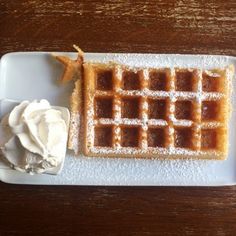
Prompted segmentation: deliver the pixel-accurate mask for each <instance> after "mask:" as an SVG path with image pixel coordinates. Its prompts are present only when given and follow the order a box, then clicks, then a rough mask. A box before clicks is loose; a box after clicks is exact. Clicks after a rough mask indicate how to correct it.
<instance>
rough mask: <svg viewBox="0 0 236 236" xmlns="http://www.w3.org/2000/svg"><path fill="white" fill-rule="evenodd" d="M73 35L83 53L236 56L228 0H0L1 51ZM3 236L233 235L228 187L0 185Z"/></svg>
mask: <svg viewBox="0 0 236 236" xmlns="http://www.w3.org/2000/svg"><path fill="white" fill-rule="evenodd" d="M74 43H76V44H78V45H80V46H81V47H82V48H83V49H84V50H85V51H90V52H151V53H205V54H228V55H234V56H236V1H235V0H227V1H226V0H225V1H223V0H215V1H213V0H208V1H205V0H202V1H195V0H189V1H184V0H182V1H181V0H179V1H174V0H169V1H167V0H166V1H164V0H158V1H155V0H150V1H112V0H110V1H98V0H90V1H88V0H87V1H86V0H83V1H75V0H74V1H73V0H67V1H53V0H37V1H36V0H26V1H21V0H0V55H3V54H5V53H7V52H12V51H31V50H38V51H71V50H72V47H71V46H72V44H74ZM219 174H220V173H219ZM5 235H82V236H84V235H214V236H223V235H236V187H220V188H196V187H195V188H193V187H191V188H171V187H72V186H63V187H62V186H23V185H22V186H20V185H18V186H17V185H7V184H4V183H0V236H5Z"/></svg>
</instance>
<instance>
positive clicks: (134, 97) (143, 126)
mask: <svg viewBox="0 0 236 236" xmlns="http://www.w3.org/2000/svg"><path fill="white" fill-rule="evenodd" d="M233 71H234V68H233V66H232V65H230V66H228V67H226V68H223V69H213V70H201V69H196V68H193V69H189V68H188V69H187V68H175V69H170V68H130V67H127V66H124V65H119V64H115V63H108V64H99V63H92V62H91V63H84V64H83V77H82V78H83V88H84V90H83V91H84V94H83V98H84V104H83V106H84V131H83V133H84V137H83V139H84V140H83V151H84V154H85V155H88V156H102V157H133V158H134V157H140V158H161V159H162V158H165V159H166V158H168V159H174V158H190V157H191V158H193V159H225V158H226V157H227V150H228V120H229V113H230V112H229V111H230V99H229V97H230V89H229V88H230V86H229V81H230V80H231V78H232V76H233ZM77 83H78V82H77ZM78 89H79V90H81V82H79V86H77V87H76V88H75V91H74V92H73V95H72V99H71V100H72V104H75V103H76V101H77V100H78V94H80V92H78V91H76V90H78ZM80 96H81V94H80ZM80 109H81V108H78V106H74V107H73V109H72V114H73V113H74V114H75V113H77V114H78V113H80V112H81V111H80ZM75 133H76V130H75V129H74V130H73V128H72V129H71V134H75Z"/></svg>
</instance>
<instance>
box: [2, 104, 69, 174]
mask: <svg viewBox="0 0 236 236" xmlns="http://www.w3.org/2000/svg"><path fill="white" fill-rule="evenodd" d="M69 120H70V113H69V110H68V109H67V108H64V107H52V106H51V105H50V104H49V102H48V101H47V100H40V101H39V102H38V101H36V100H35V101H33V102H29V101H23V102H22V103H20V104H19V105H18V106H16V107H15V108H14V109H13V110H12V111H11V112H10V114H8V115H7V116H6V117H5V118H4V119H3V120H2V122H1V123H2V127H4V128H3V133H4V136H5V137H4V139H5V141H4V144H3V145H2V147H1V149H2V152H3V154H4V156H5V158H6V160H7V161H8V162H9V163H10V164H11V165H12V167H13V168H15V169H17V170H20V171H23V172H28V173H32V174H33V173H43V172H49V173H50V171H51V173H53V174H55V173H57V172H58V171H59V170H60V169H61V167H62V165H63V163H64V158H65V155H66V147H67V138H68V129H69ZM53 170H54V171H53Z"/></svg>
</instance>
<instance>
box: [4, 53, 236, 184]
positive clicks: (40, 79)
mask: <svg viewBox="0 0 236 236" xmlns="http://www.w3.org/2000/svg"><path fill="white" fill-rule="evenodd" d="M56 54H58V55H66V56H69V57H71V58H76V53H65V52H57V53H56ZM91 60H92V61H96V62H109V61H115V62H118V63H122V64H126V65H130V66H141V67H197V68H202V69H210V68H215V67H224V66H226V65H229V64H234V65H235V66H236V58H235V57H230V56H217V55H178V54H122V53H86V54H85V61H91ZM62 72H63V66H62V65H61V64H59V63H58V62H57V61H56V60H55V59H54V58H53V57H52V56H51V53H50V52H16V53H9V54H6V55H4V56H3V57H2V58H1V61H0V118H1V117H2V116H3V115H4V114H3V113H5V111H6V109H5V108H3V105H2V104H3V102H2V103H1V100H2V101H3V100H5V99H10V100H14V101H17V102H20V101H23V100H30V101H31V100H34V99H42V98H45V99H48V100H49V101H50V103H51V104H52V105H55V106H58V105H59V106H67V107H69V96H70V93H71V92H72V89H73V83H70V84H67V85H64V86H61V85H59V83H58V79H59V78H60V76H61V74H62ZM232 86H233V93H232V98H231V101H232V114H231V118H230V129H229V144H230V145H229V154H228V158H227V160H226V161H213V160H207V161H206V160H150V159H136V158H95V157H85V156H74V154H73V153H72V152H70V151H68V152H67V156H66V159H65V164H64V168H63V170H62V172H61V173H60V174H59V175H49V174H41V175H29V174H25V173H21V172H18V171H16V170H12V169H10V168H9V167H7V166H5V165H4V164H3V163H1V162H0V180H1V181H3V182H6V183H14V184H43V185H116V186H118V185H123V186H223V185H235V184H236V157H235V153H236V145H235V144H236V137H235V133H236V132H235V130H236V111H235V110H234V107H235V106H236V104H235V103H236V99H235V93H234V89H235V86H236V84H235V78H234V79H233V83H232ZM0 138H1V137H0Z"/></svg>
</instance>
